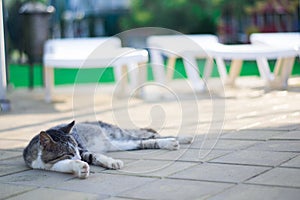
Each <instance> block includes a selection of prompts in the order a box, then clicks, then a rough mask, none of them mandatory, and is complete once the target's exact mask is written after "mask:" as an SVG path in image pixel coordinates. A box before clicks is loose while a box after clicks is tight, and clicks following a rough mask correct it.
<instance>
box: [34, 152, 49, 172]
mask: <svg viewBox="0 0 300 200" xmlns="http://www.w3.org/2000/svg"><path fill="white" fill-rule="evenodd" d="M31 167H32V168H33V169H45V168H46V165H45V163H44V162H43V161H42V152H41V151H39V152H38V156H37V158H36V160H34V161H32V163H31Z"/></svg>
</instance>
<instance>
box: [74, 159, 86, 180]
mask: <svg viewBox="0 0 300 200" xmlns="http://www.w3.org/2000/svg"><path fill="white" fill-rule="evenodd" d="M73 172H74V174H75V175H76V176H77V177H78V178H82V179H84V178H87V177H88V176H89V174H90V166H89V164H87V163H86V162H83V161H81V160H75V161H74V163H73Z"/></svg>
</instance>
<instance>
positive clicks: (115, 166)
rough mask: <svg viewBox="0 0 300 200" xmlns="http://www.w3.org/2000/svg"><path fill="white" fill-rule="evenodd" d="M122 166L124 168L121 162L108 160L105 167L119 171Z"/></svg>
mask: <svg viewBox="0 0 300 200" xmlns="http://www.w3.org/2000/svg"><path fill="white" fill-rule="evenodd" d="M123 166H124V163H123V161H122V160H117V159H113V158H109V159H108V161H107V166H106V167H107V168H109V169H121V168H122V167H123Z"/></svg>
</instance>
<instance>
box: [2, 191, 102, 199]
mask: <svg viewBox="0 0 300 200" xmlns="http://www.w3.org/2000/svg"><path fill="white" fill-rule="evenodd" d="M105 198H107V196H106V195H95V194H88V193H82V192H72V191H63V190H54V189H50V188H39V189H37V190H33V191H30V192H27V193H24V194H21V195H18V196H15V197H12V198H8V200H32V199H43V200H53V199H57V200H74V199H76V200H77V199H78V200H98V199H105Z"/></svg>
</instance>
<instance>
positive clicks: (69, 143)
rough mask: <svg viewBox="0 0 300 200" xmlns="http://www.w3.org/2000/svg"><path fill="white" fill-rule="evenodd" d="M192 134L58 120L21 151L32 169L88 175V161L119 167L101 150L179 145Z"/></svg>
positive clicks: (113, 167) (171, 148)
mask: <svg viewBox="0 0 300 200" xmlns="http://www.w3.org/2000/svg"><path fill="white" fill-rule="evenodd" d="M192 139H193V138H192V137H181V138H180V137H161V136H160V135H159V134H158V133H157V132H156V131H154V130H152V129H121V128H119V127H117V126H114V125H111V124H107V123H104V122H101V121H99V122H84V123H76V125H75V121H73V122H71V123H70V124H62V125H58V126H55V127H53V128H50V129H48V130H46V131H41V132H40V134H38V135H36V136H35V137H34V138H33V139H32V140H31V141H30V143H29V144H28V146H27V147H26V148H25V149H24V151H23V157H24V160H25V163H26V164H27V165H28V166H29V167H31V168H33V169H45V170H51V171H57V172H64V173H74V174H75V175H76V176H77V177H79V178H87V177H88V176H89V168H90V167H89V164H92V165H98V166H101V167H105V168H108V169H120V168H122V167H123V165H124V164H123V162H122V161H121V160H117V159H113V158H110V157H107V156H105V155H103V154H102V153H105V152H109V151H120V150H137V149H168V150H177V149H179V143H191V142H192Z"/></svg>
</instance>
